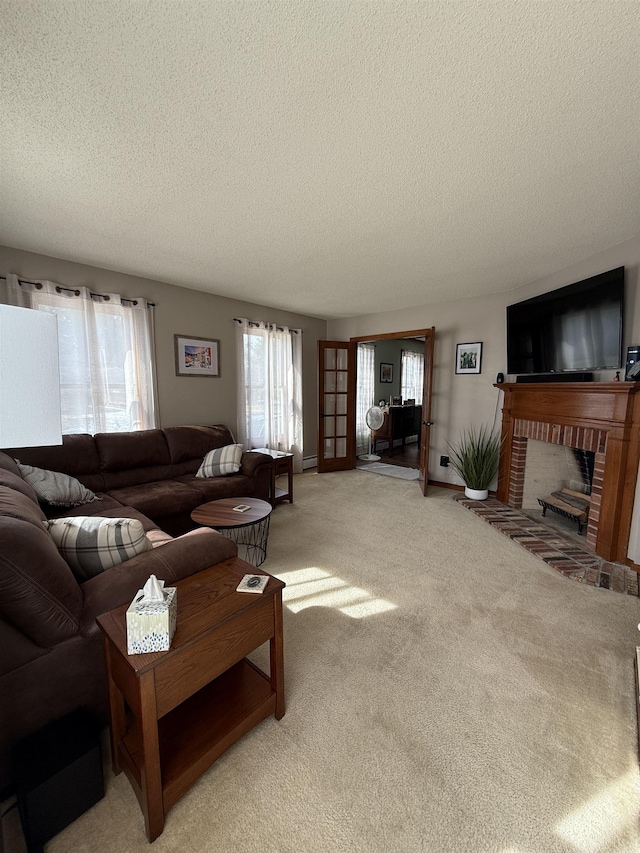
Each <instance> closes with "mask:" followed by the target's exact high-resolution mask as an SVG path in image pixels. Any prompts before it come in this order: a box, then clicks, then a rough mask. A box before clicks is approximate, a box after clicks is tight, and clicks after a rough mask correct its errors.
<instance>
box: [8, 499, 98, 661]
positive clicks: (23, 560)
mask: <svg viewBox="0 0 640 853" xmlns="http://www.w3.org/2000/svg"><path fill="white" fill-rule="evenodd" d="M25 500H27V498H25ZM36 509H37V507H36ZM0 541H1V542H2V548H0V616H2V618H3V619H5V620H6V621H7V622H9V623H10V624H11V625H13V626H14V627H16V628H18V629H19V630H20V631H22V633H23V634H26V636H27V637H30V638H31V639H32V640H33V641H34V642H35V643H37V644H38V645H39V646H42V647H43V648H48V647H50V646H53V645H54V644H55V643H59V642H60V641H61V640H64V639H67V638H69V637H72V636H74V635H75V634H77V632H78V629H79V625H80V614H81V611H82V592H81V591H80V587H79V586H78V582H77V580H76V579H75V578H74V576H73V574H72V572H71V569H70V568H69V566H68V565H67V563H66V562H65V561H64V560H63V559H62V557H61V556H60V554H59V553H58V549H57V548H56V546H55V544H54V542H53V539H52V538H51V536H49V534H48V533H47V531H46V530H45V529H44V525H43V523H42V521H40V522H39V523H38V526H37V527H35V526H34V525H33V524H28V523H27V522H26V521H23V520H22V519H19V518H10V517H9V516H7V515H2V514H0Z"/></svg>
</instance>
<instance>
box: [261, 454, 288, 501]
mask: <svg viewBox="0 0 640 853" xmlns="http://www.w3.org/2000/svg"><path fill="white" fill-rule="evenodd" d="M255 451H256V453H266V454H267V456H271V458H272V459H273V468H272V469H271V506H277V505H278V504H279V503H282V501H289V503H293V453H285V452H284V451H283V450H269V448H268V447H256V448H255ZM281 474H284V475H286V477H287V488H286V489H279V488H277V487H276V478H277V477H279V476H280V475H281Z"/></svg>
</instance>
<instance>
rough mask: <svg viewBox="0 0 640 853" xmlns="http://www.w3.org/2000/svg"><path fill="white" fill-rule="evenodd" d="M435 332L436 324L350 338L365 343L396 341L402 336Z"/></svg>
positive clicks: (409, 336)
mask: <svg viewBox="0 0 640 853" xmlns="http://www.w3.org/2000/svg"><path fill="white" fill-rule="evenodd" d="M434 334H435V326H432V327H431V328H430V329H415V330H414V331H412V332H385V333H384V334H383V335H360V336H359V337H357V338H349V340H350V341H351V343H354V344H364V343H367V342H368V341H394V340H398V339H400V338H430V337H432V336H433V335H434Z"/></svg>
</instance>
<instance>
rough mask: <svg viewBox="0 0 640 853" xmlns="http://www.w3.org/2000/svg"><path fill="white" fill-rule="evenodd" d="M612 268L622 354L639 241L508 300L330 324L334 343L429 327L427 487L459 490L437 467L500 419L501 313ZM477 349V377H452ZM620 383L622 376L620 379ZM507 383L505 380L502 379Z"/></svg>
mask: <svg viewBox="0 0 640 853" xmlns="http://www.w3.org/2000/svg"><path fill="white" fill-rule="evenodd" d="M617 266H625V267H626V304H625V324H624V333H623V347H624V349H625V351H626V347H627V346H629V345H630V344H638V343H640V286H639V268H640V235H639V236H638V237H636V238H634V239H633V240H627V241H625V242H624V243H620V244H618V245H617V246H613V247H612V248H610V249H607V250H606V251H604V252H600V253H599V254H597V255H594V256H593V257H591V258H587V259H586V260H584V261H581V262H580V263H578V264H573V265H572V266H570V267H566V268H565V269H563V270H560V271H559V272H557V273H554V274H553V275H550V276H548V277H546V278H544V279H540V280H538V281H535V282H532V283H531V284H529V285H526V286H525V287H521V288H518V289H517V290H512V291H509V292H506V293H495V294H492V295H490V296H482V297H474V298H470V299H460V300H457V301H456V302H439V303H433V304H431V305H429V304H425V305H420V306H417V307H415V308H407V309H403V310H398V311H389V312H386V313H384V314H368V315H362V316H360V317H352V318H346V319H340V320H329V321H328V324H327V326H328V334H329V337H330V338H331V339H332V340H348V339H349V338H351V337H362V336H364V335H377V334H384V333H388V332H406V331H413V330H414V329H421V328H428V327H430V326H435V329H436V339H435V359H434V385H433V406H432V417H431V420H432V421H433V422H434V427H433V428H432V430H431V447H430V454H429V476H430V479H433V480H440V481H443V482H450V483H459V482H460V480H459V479H458V477H457V476H456V475H455V473H454V472H453V471H452V469H451V468H441V467H439V464H438V463H439V458H440V455H441V454H444V455H449V449H448V447H447V440H448V441H452V442H453V441H455V440H456V439H457V438H458V435H459V432H460V429H461V428H464V427H465V426H467V425H468V424H471V423H472V422H473V423H476V424H477V423H479V422H485V423H488V424H492V423H493V422H494V418H495V420H496V422H497V423H499V422H500V418H501V404H502V394H501V392H499V391H498V389H497V388H494V387H493V383H494V382H495V380H496V375H497V374H498V373H499V372H502V373H505V371H506V358H507V355H506V320H505V318H506V310H505V309H506V306H507V305H509V304H510V303H513V302H519V301H520V300H522V299H528V298H529V297H531V296H536V295H537V294H539V293H544V292H545V291H548V290H553V289H555V288H557V287H562V286H564V285H566V284H572V283H573V282H575V281H580V280H581V279H584V278H588V277H589V276H592V275H596V274H597V273H600V272H604V271H605V270H608V269H612V268H614V267H617ZM473 341H482V343H483V350H482V372H481V374H480V375H476V374H471V375H456V374H455V372H454V360H455V348H456V344H457V343H464V342H473ZM623 375H624V374H623ZM613 376H614V371H606V372H603V373H599V374H597V375H596V378H597V379H598V380H600V381H605V380H609V379H612V378H613ZM506 378H507V379H509V377H506Z"/></svg>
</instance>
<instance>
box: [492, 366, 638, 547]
mask: <svg viewBox="0 0 640 853" xmlns="http://www.w3.org/2000/svg"><path fill="white" fill-rule="evenodd" d="M495 387H496V388H500V389H501V390H502V391H504V404H503V409H502V440H503V449H502V453H501V455H500V471H499V475H498V495H497V496H498V500H500V501H501V502H502V503H506V504H508V505H510V506H512V505H513V504H512V503H510V498H509V483H510V479H511V473H512V469H513V455H514V447H513V444H514V441H515V440H516V436H515V427H516V421H518V420H530V421H535V422H538V423H543V424H552V425H559V426H565V427H566V426H568V427H578V429H581V428H585V429H594V430H599V431H601V432H602V433H606V439H607V440H606V449H605V469H604V481H603V483H602V502H601V506H600V514H599V519H598V530H597V537H595V532H594V537H595V551H596V554H598V555H599V556H601V557H603V558H604V559H606V560H611V561H614V562H620V563H623V564H625V563H627V549H628V546H629V535H630V531H631V519H632V515H633V502H634V496H635V487H636V482H637V477H638V466H639V463H640V393H639V392H640V383H638V382H566V383H565V382H561V383H557V384H556V383H542V382H541V383H505V384H501V385H496V386H495Z"/></svg>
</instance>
